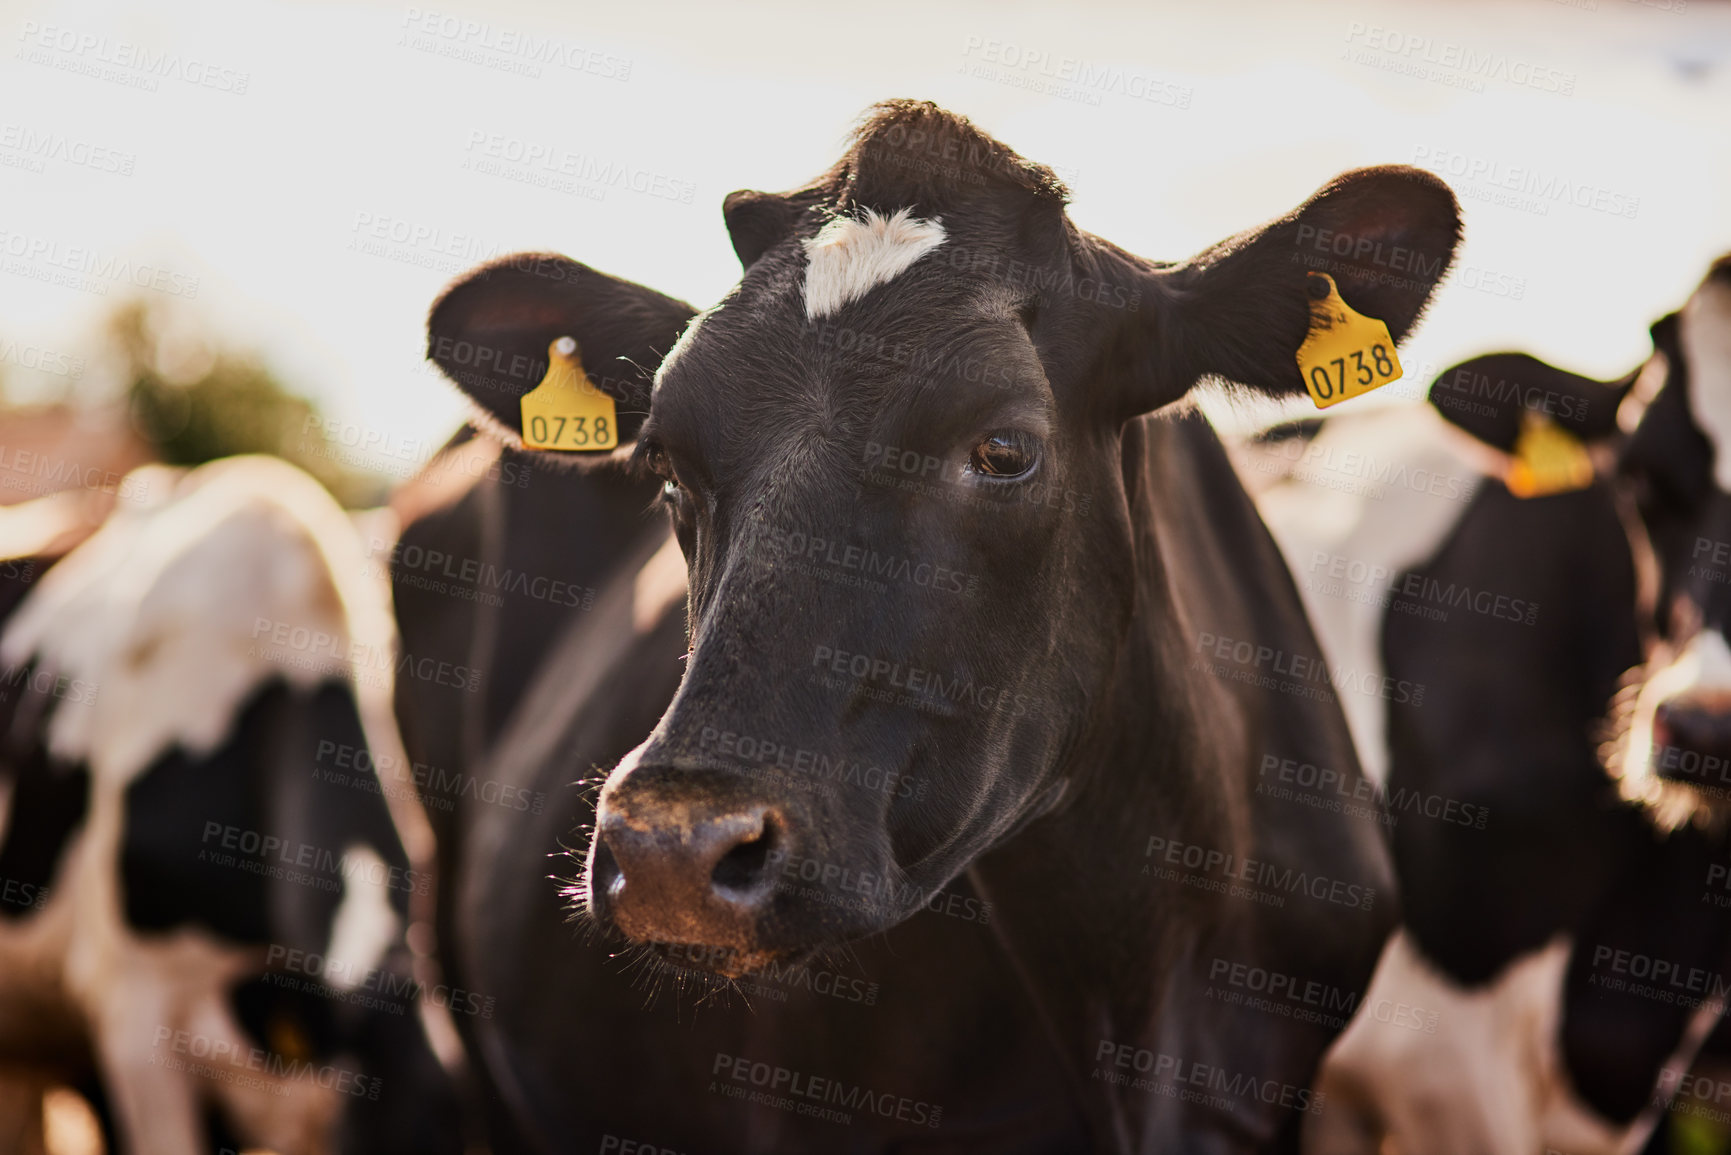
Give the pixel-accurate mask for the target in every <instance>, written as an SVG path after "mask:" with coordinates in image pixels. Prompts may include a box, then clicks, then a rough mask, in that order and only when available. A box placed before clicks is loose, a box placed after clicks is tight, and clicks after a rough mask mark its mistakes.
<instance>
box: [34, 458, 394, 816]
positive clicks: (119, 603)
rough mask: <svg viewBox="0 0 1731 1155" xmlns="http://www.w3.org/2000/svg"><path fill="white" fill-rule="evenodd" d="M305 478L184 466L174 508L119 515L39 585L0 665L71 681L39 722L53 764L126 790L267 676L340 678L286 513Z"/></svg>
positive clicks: (340, 652)
mask: <svg viewBox="0 0 1731 1155" xmlns="http://www.w3.org/2000/svg"><path fill="white" fill-rule="evenodd" d="M316 484H317V483H315V482H313V481H312V479H311V478H308V477H307V476H306V475H305V474H303V473H301V472H300V471H299V470H297V469H294V468H293V467H291V466H288V465H285V464H283V463H280V462H274V461H271V460H270V459H265V458H237V459H232V460H230V461H224V462H219V463H216V464H215V465H212V466H207V467H205V468H204V469H199V470H194V471H193V472H191V473H188V474H187V475H185V477H183V478H182V479H180V481H179V483H178V485H177V486H176V487H175V492H174V496H173V499H172V500H169V501H167V502H165V503H163V504H162V505H159V506H156V507H154V508H148V509H142V510H135V509H129V508H124V507H123V508H120V509H117V510H116V511H115V513H114V515H113V516H112V517H110V518H109V520H108V521H107V522H106V523H105V524H104V525H103V527H102V528H101V529H99V530H98V531H97V532H96V533H95V534H93V535H92V536H91V538H90V540H89V541H87V542H85V543H84V544H83V545H82V546H81V547H80V548H79V549H77V550H75V551H74V552H73V553H71V554H69V555H68V556H67V557H66V558H65V560H63V561H62V562H60V564H59V565H57V566H55V567H54V568H53V569H52V570H50V571H49V572H48V573H47V575H46V576H44V577H43V579H42V581H41V583H40V584H39V585H38V587H37V588H36V590H34V591H33V592H32V594H31V596H30V597H29V598H27V599H26V600H25V602H24V604H23V605H21V606H20V607H19V608H18V610H17V612H16V613H15V614H14V616H13V618H12V620H11V621H10V622H9V623H8V624H7V626H6V630H5V633H4V635H3V637H0V661H4V662H5V663H6V664H7V665H12V666H16V665H19V664H21V663H23V662H25V661H29V660H32V659H34V660H35V661H36V662H37V663H38V665H39V666H40V667H41V668H42V669H43V670H45V671H47V672H50V673H53V674H57V675H61V676H64V677H65V678H68V679H71V680H72V691H71V692H70V693H69V695H68V697H67V699H66V700H65V701H64V702H62V704H61V708H60V709H58V710H57V711H56V712H55V714H54V717H53V720H52V722H51V724H50V730H49V737H48V745H49V748H50V749H51V750H52V751H53V752H54V753H55V754H56V755H57V756H59V757H61V758H64V759H66V760H68V761H74V762H76V761H85V762H88V763H89V766H90V769H91V773H92V774H93V775H94V776H95V777H96V778H97V779H98V780H99V781H103V782H117V783H118V782H125V781H126V780H128V779H130V778H131V777H133V776H134V775H136V774H137V773H139V772H140V771H142V770H143V769H144V768H145V767H146V766H148V765H149V764H150V763H151V761H153V760H154V759H155V758H156V757H157V756H158V755H159V754H161V753H162V752H163V751H164V750H166V749H168V748H170V747H171V746H173V745H176V744H178V745H180V746H181V747H183V748H184V749H186V750H187V751H188V752H189V753H192V754H204V753H208V752H210V751H211V750H213V749H215V748H216V746H217V745H218V744H219V743H220V742H221V740H222V739H223V738H224V737H225V736H226V735H227V733H228V731H229V728H230V726H231V725H232V724H233V722H234V719H235V716H236V713H237V710H238V707H239V706H240V704H241V703H242V702H243V701H244V700H245V699H246V697H247V695H249V694H250V693H251V692H252V690H253V689H254V688H256V687H257V686H258V685H259V684H261V683H262V682H264V681H265V680H266V679H267V678H269V677H270V676H272V675H273V674H274V675H277V676H281V677H283V678H285V679H287V680H288V681H290V682H293V683H295V684H298V685H303V686H304V685H310V684H313V683H316V682H317V681H319V680H320V679H322V678H327V677H338V678H341V677H342V676H343V675H344V674H345V672H346V671H347V668H348V667H347V664H346V663H347V662H348V660H349V658H350V655H351V650H350V647H349V631H348V628H347V621H346V614H345V612H344V605H343V601H342V598H341V595H340V594H339V592H338V590H337V588H336V586H335V584H334V582H333V578H332V570H331V568H330V567H329V565H328V564H327V562H326V559H325V557H324V556H323V554H322V551H321V549H320V543H319V541H318V539H317V538H316V537H315V535H314V534H313V533H312V532H310V531H309V529H308V527H307V523H306V522H305V521H304V520H303V519H302V518H300V517H298V516H296V513H295V506H296V504H297V499H299V503H300V504H305V503H306V500H307V495H306V493H305V491H304V490H305V487H306V486H313V487H315V488H316ZM317 496H318V499H321V500H322V502H323V503H324V504H327V505H330V506H332V508H334V503H331V502H330V499H329V498H328V497H326V496H324V494H323V492H322V491H319V493H318V495H317ZM387 661H388V659H387Z"/></svg>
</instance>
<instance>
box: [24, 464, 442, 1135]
mask: <svg viewBox="0 0 1731 1155" xmlns="http://www.w3.org/2000/svg"><path fill="white" fill-rule="evenodd" d="M141 477H142V479H143V484H141V485H139V486H135V491H136V492H138V493H140V494H143V495H144V496H142V497H140V498H138V499H137V504H136V505H131V506H123V507H122V508H120V509H119V510H118V511H117V512H115V513H114V514H113V515H112V516H111V517H110V518H109V519H108V521H107V522H106V523H104V524H103V526H102V528H101V529H99V530H97V531H96V533H95V534H93V535H92V536H91V537H90V538H89V539H88V540H87V541H84V542H83V543H82V544H80V545H78V546H77V547H76V548H75V549H73V550H71V552H69V553H68V554H66V555H65V556H64V557H63V558H60V559H59V560H57V561H55V562H54V564H53V568H52V569H50V570H48V572H47V574H46V576H43V577H40V578H39V579H37V580H36V581H35V582H34V583H33V588H32V589H31V590H30V591H29V592H28V593H27V594H26V595H25V596H24V597H22V598H21V599H19V600H18V602H17V604H16V606H15V608H14V610H13V612H12V613H11V615H10V617H9V619H8V621H7V622H6V627H5V633H4V639H3V641H0V656H3V657H4V659H5V662H6V667H7V679H8V680H7V690H8V693H7V694H6V699H5V701H4V702H3V703H0V710H3V716H0V732H3V734H4V740H5V748H4V751H3V758H4V761H3V762H0V767H3V769H4V772H5V776H4V781H5V783H6V785H7V787H8V789H7V795H8V803H9V804H8V805H7V806H6V808H5V811H4V815H5V822H4V826H3V828H0V829H3V840H0V864H4V866H5V868H6V870H7V871H9V872H11V874H13V875H21V876H22V877H21V878H15V879H14V881H15V882H18V883H20V884H21V886H24V887H29V888H31V889H30V892H29V897H30V901H27V902H17V901H10V898H11V896H12V895H13V894H14V893H16V894H17V895H18V896H19V897H23V896H24V893H25V892H24V891H23V890H22V889H21V888H20V886H12V887H9V890H8V894H9V901H8V903H7V904H6V905H5V906H4V907H0V959H3V960H4V962H3V965H0V974H4V976H5V978H4V981H3V983H0V986H3V987H4V990H3V993H0V999H3V1000H4V1007H5V1010H6V1013H4V1014H0V1024H3V1030H0V1053H3V1054H4V1055H5V1056H6V1058H7V1061H8V1062H11V1063H18V1064H30V1065H31V1066H32V1067H33V1068H35V1069H37V1070H41V1069H43V1068H44V1067H47V1068H50V1069H53V1068H58V1072H57V1073H58V1074H59V1075H60V1077H62V1078H66V1079H68V1080H69V1081H73V1082H74V1083H80V1082H84V1081H86V1080H89V1079H94V1080H95V1081H96V1083H97V1084H98V1085H99V1086H100V1088H101V1090H102V1092H103V1093H104V1095H105V1096H106V1100H107V1106H108V1107H109V1108H110V1109H111V1110H112V1113H113V1118H114V1131H115V1135H116V1137H117V1139H118V1141H119V1142H120V1143H121V1144H122V1146H123V1147H124V1149H126V1150H128V1151H133V1152H141V1153H142V1152H164V1153H167V1152H179V1151H188V1150H197V1149H202V1148H204V1147H205V1146H206V1145H207V1144H210V1143H213V1142H217V1141H225V1142H245V1143H248V1144H266V1145H270V1146H272V1147H274V1148H276V1149H278V1150H281V1151H283V1152H285V1153H286V1152H308V1153H314V1152H324V1151H335V1150H351V1149H367V1150H384V1149H389V1148H390V1147H391V1146H392V1145H394V1144H404V1145H405V1146H402V1147H399V1148H398V1149H415V1150H421V1149H437V1148H438V1146H439V1145H440V1144H441V1143H443V1142H445V1141H446V1140H445V1139H444V1138H442V1137H441V1136H440V1134H439V1124H440V1123H441V1122H444V1123H447V1124H448V1122H449V1119H448V1116H447V1115H446V1114H445V1113H444V1111H445V1109H444V1108H434V1109H431V1110H429V1109H427V1108H426V1107H424V1106H417V1107H416V1108H415V1111H414V1113H411V1112H409V1111H405V1109H404V1105H405V1102H412V1101H414V1100H415V1099H416V1098H417V1097H418V1096H419V1095H421V1094H425V1093H428V1092H431V1093H433V1094H438V1093H439V1092H440V1091H441V1090H442V1089H443V1088H444V1081H443V1078H442V1073H441V1072H440V1069H439V1067H438V1065H437V1063H436V1061H435V1060H434V1058H433V1055H432V1052H431V1051H430V1049H429V1047H428V1044H427V1040H426V1038H425V1036H424V1034H423V1033H422V1030H421V1026H420V1022H419V1019H418V1015H417V1013H416V998H415V993H416V990H417V988H416V984H415V982H414V979H413V977H412V976H411V975H410V974H409V971H408V964H409V960H408V956H407V952H406V950H405V949H404V948H403V946H402V945H401V935H402V932H403V929H404V927H405V925H406V918H407V910H408V901H407V900H408V897H409V895H410V893H411V892H412V891H413V890H414V889H415V887H416V886H417V885H421V886H424V885H426V882H425V880H424V876H422V875H420V873H419V872H417V871H414V870H411V869H410V867H409V863H408V860H407V858H406V856H405V854H404V851H403V848H402V844H401V842H400V841H399V838H398V835H397V832H396V827H395V825H394V824H393V820H392V815H391V813H390V811H389V810H388V809H387V806H386V804H385V801H384V798H383V796H382V794H381V792H380V788H379V785H378V783H377V781H376V778H375V777H374V776H373V775H372V772H371V765H372V756H373V754H374V753H376V752H378V751H380V750H381V749H388V748H389V742H390V741H391V740H392V739H391V738H390V737H389V733H388V727H389V714H388V684H389V683H388V677H389V672H390V668H391V667H390V644H391V637H390V625H389V619H388V616H387V615H386V613H385V611H384V607H383V606H382V604H381V603H380V601H379V599H378V597H377V596H376V595H374V594H371V593H370V592H369V591H368V587H367V586H366V584H365V583H364V582H362V581H361V580H360V567H361V561H362V559H361V555H360V551H359V549H358V548H357V546H358V543H357V542H356V541H355V540H354V539H353V531H352V530H351V529H350V527H349V524H348V521H347V519H346V517H345V516H344V515H343V514H342V511H341V510H340V509H338V508H337V507H336V505H335V503H334V502H332V501H331V500H330V498H329V497H328V496H327V495H325V494H324V493H323V491H322V490H320V489H319V488H318V487H317V485H316V483H314V482H313V481H312V480H311V479H310V478H307V477H305V476H304V475H303V474H300V473H299V472H298V471H296V470H294V469H292V468H291V467H289V466H286V465H283V464H281V463H278V462H274V461H270V460H267V459H248V458H238V459H233V460H231V461H226V462H220V463H215V464H212V465H210V466H206V467H204V468H202V469H199V470H196V471H193V472H191V473H188V474H185V475H184V476H180V475H177V474H175V473H174V472H173V471H170V470H166V469H159V468H152V469H150V470H149V471H148V476H144V475H134V479H133V480H139V479H140V478H141ZM381 707H383V709H381ZM381 724H383V726H384V727H385V729H381V728H380V727H381ZM382 744H383V745H382ZM417 1114H418V1115H419V1117H420V1118H421V1119H422V1120H424V1121H425V1123H426V1124H427V1129H426V1130H417V1128H416V1127H415V1126H414V1125H413V1123H412V1121H413V1119H414V1118H415V1117H416V1115H417ZM393 1129H395V1130H396V1131H398V1132H399V1135H397V1136H393V1135H392V1134H391V1132H392V1130H393Z"/></svg>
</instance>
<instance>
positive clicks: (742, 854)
mask: <svg viewBox="0 0 1731 1155" xmlns="http://www.w3.org/2000/svg"><path fill="white" fill-rule="evenodd" d="M779 841H780V834H779V828H778V827H777V826H776V823H775V819H773V818H771V817H769V816H768V815H765V816H764V819H763V829H762V830H760V831H759V832H758V833H757V835H756V836H754V837H752V838H749V839H747V840H745V841H744V842H741V843H739V844H737V845H736V846H734V847H733V848H732V849H731V850H729V851H728V852H727V853H726V854H724V855H722V856H721V860H720V861H719V862H717V863H716V864H715V869H714V870H713V871H711V872H710V875H709V881H710V882H711V884H713V885H714V887H715V888H716V889H717V890H722V891H733V892H749V891H752V890H756V889H757V888H758V887H760V886H761V885H762V882H763V878H764V875H765V873H766V870H767V868H768V866H769V856H770V853H771V852H772V851H774V850H775V848H776V845H777V843H778V842H779Z"/></svg>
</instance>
